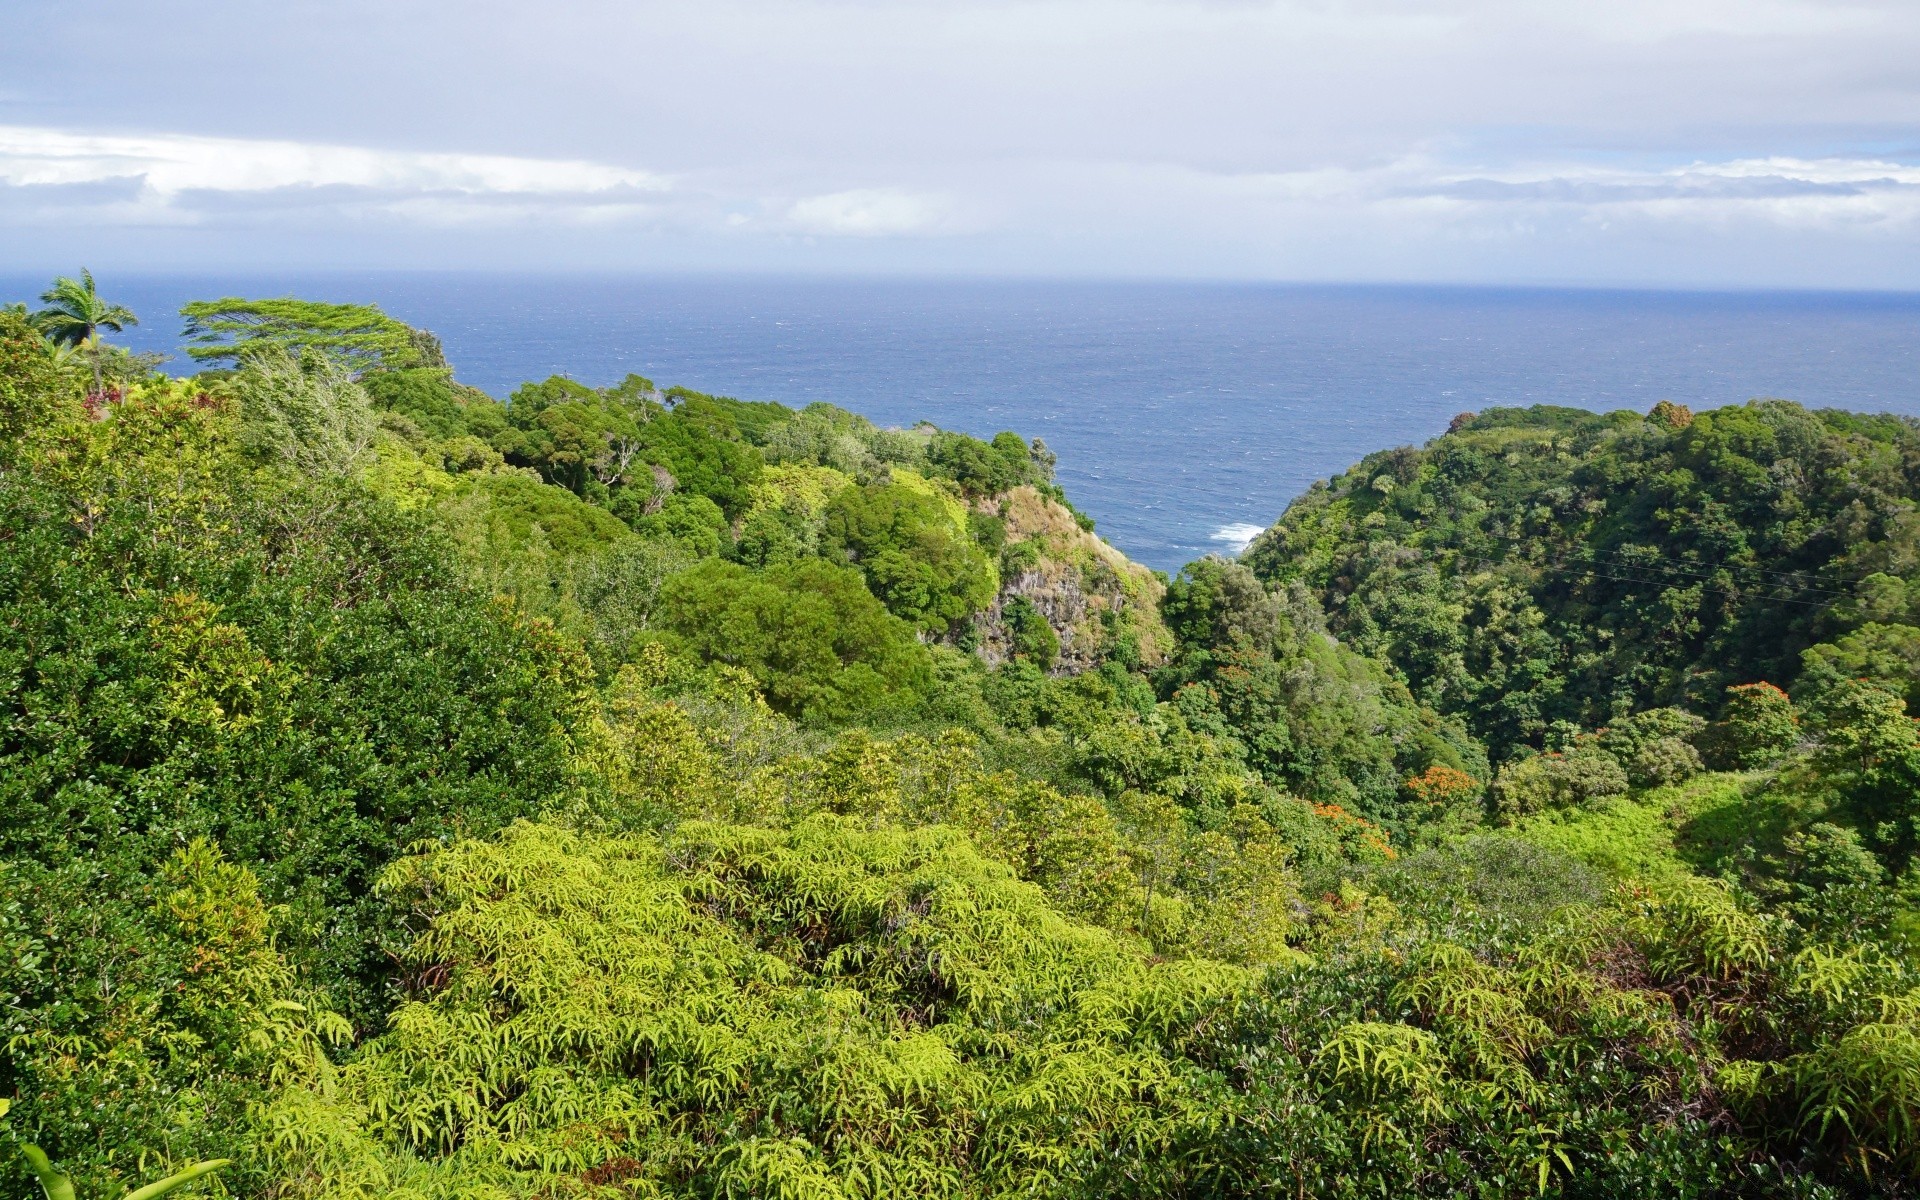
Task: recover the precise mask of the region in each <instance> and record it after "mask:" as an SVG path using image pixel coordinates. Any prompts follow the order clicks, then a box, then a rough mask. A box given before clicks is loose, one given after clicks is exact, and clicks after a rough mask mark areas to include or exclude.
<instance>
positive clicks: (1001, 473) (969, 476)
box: [927, 430, 1047, 496]
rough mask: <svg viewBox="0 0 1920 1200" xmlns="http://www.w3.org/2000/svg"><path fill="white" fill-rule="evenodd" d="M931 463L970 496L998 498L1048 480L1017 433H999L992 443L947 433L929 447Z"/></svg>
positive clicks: (940, 433) (932, 441)
mask: <svg viewBox="0 0 1920 1200" xmlns="http://www.w3.org/2000/svg"><path fill="white" fill-rule="evenodd" d="M927 463H928V465H929V466H930V467H932V469H933V470H934V472H935V473H937V474H939V475H941V476H942V477H944V478H947V479H951V480H953V481H954V482H955V483H957V484H959V485H960V490H961V491H962V492H964V493H966V494H967V495H968V496H993V495H998V494H999V493H1001V492H1004V491H1006V490H1008V489H1009V488H1014V487H1018V486H1020V485H1021V484H1023V483H1040V482H1045V480H1046V478H1047V476H1046V474H1045V472H1044V471H1043V469H1042V466H1041V460H1040V459H1038V458H1037V457H1036V455H1035V451H1034V449H1033V448H1032V447H1031V446H1029V445H1028V444H1027V443H1026V442H1025V441H1023V440H1022V439H1021V438H1020V436H1019V435H1018V434H1013V433H997V434H995V435H994V438H993V441H992V442H983V441H981V440H980V439H978V438H971V437H968V436H967V435H966V434H964V433H950V432H946V431H944V430H943V431H941V432H939V433H935V434H934V435H933V438H932V440H931V441H929V442H928V443H927Z"/></svg>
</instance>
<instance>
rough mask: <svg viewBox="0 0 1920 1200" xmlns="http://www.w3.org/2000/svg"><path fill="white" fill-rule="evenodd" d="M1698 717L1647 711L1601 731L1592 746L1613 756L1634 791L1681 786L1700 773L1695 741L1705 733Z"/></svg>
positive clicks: (1675, 710)
mask: <svg viewBox="0 0 1920 1200" xmlns="http://www.w3.org/2000/svg"><path fill="white" fill-rule="evenodd" d="M1706 726H1707V722H1706V721H1705V719H1703V718H1701V717H1697V716H1695V715H1694V714H1692V713H1690V712H1687V711H1685V710H1683V709H1678V708H1650V709H1648V710H1646V711H1645V712H1639V713H1635V714H1633V715H1632V716H1630V717H1622V718H1621V719H1619V720H1617V721H1614V722H1613V723H1612V725H1610V726H1609V727H1607V728H1605V729H1602V730H1601V731H1600V732H1599V735H1598V737H1597V738H1596V739H1595V741H1596V743H1597V744H1598V745H1599V747H1600V748H1601V749H1602V750H1605V751H1606V752H1607V753H1609V754H1611V755H1613V757H1614V758H1615V759H1616V760H1617V761H1618V762H1619V763H1620V765H1621V767H1622V768H1623V769H1625V771H1626V773H1627V782H1628V783H1629V784H1631V785H1632V786H1634V787H1636V788H1657V787H1665V786H1667V785H1668V784H1675V783H1684V782H1686V781H1687V780H1689V779H1691V778H1693V777H1694V776H1695V775H1698V774H1699V773H1700V771H1701V767H1702V764H1701V760H1700V752H1699V750H1697V749H1695V748H1694V744H1693V743H1694V741H1695V739H1697V738H1699V737H1700V736H1701V734H1702V732H1703V731H1704V730H1705V729H1706Z"/></svg>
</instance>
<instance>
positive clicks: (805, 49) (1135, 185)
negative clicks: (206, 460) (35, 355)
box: [0, 0, 1920, 289]
mask: <svg viewBox="0 0 1920 1200" xmlns="http://www.w3.org/2000/svg"><path fill="white" fill-rule="evenodd" d="M0 28H4V29H5V30H7V34H6V36H5V37H4V39H0V269H11V270H54V269H58V270H63V271H71V270H73V269H74V268H75V267H76V266H77V265H78V264H80V263H82V262H84V263H85V264H86V265H88V266H90V267H92V268H93V269H94V270H95V271H96V272H100V271H104V270H156V271H165V270H182V269H204V270H237V269H275V270H281V269H295V270H306V269H331V268H339V269H356V270H360V269H368V268H382V267H392V268H403V269H486V270H552V271H578V270H590V271H670V272H695V273H698V272H767V271H770V272H783V273H812V272H820V273H849V274H914V275H919V274H931V275H942V274H967V275H987V276H996V275H1011V276H1042V277H1068V278H1072V277H1093V278H1107V277H1120V278H1128V277H1147V278H1183V279H1261V280H1287V281H1347V282H1366V281H1396V282H1397V281H1413V282H1458V283H1518V284H1528V283H1545V284H1559V283H1564V284H1596V285H1623V286H1672V287H1731V288H1745V287H1812V288H1891V289H1920V0H1853V2H1840V0H1834V2H1829V0H1604V2H1596V0H1567V2H1563V0H996V2H976V0H689V2H684V3H681V2H675V3H655V2H648V0H540V2H539V3H530V2H524V0H458V2H457V3H441V2H439V0H412V2H409V0H378V2H371V0H325V2H324V3H308V2H305V0H276V2H275V3H272V4H266V3H260V2H259V0H245V2H241V0H195V2H194V3H191V4H188V3H176V2H175V0H89V2H88V3H85V4H82V3H76V2H72V0H0Z"/></svg>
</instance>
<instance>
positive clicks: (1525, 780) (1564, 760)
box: [1488, 739, 1627, 820]
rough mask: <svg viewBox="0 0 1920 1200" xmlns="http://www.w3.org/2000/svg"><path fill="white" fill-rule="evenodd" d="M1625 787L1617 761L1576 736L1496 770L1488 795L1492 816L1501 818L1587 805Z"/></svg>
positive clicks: (1623, 774)
mask: <svg viewBox="0 0 1920 1200" xmlns="http://www.w3.org/2000/svg"><path fill="white" fill-rule="evenodd" d="M1626 790H1627V773H1626V771H1625V770H1624V769H1623V768H1622V767H1621V766H1620V760H1619V759H1617V758H1615V757H1614V756H1613V755H1611V754H1609V753H1607V752H1606V751H1605V750H1603V749H1602V748H1601V747H1600V745H1599V743H1598V742H1597V740H1594V739H1581V740H1579V741H1576V742H1575V743H1574V744H1573V745H1572V746H1570V747H1568V748H1567V749H1566V750H1564V751H1562V750H1554V751H1550V752H1549V753H1546V754H1536V755H1531V756H1529V757H1526V758H1522V759H1519V760H1517V761H1514V762H1510V763H1507V764H1506V765H1504V766H1502V767H1501V768H1500V774H1499V775H1498V776H1497V777H1496V778H1495V779H1494V781H1493V787H1492V789H1491V791H1490V792H1489V793H1488V802H1489V804H1490V805H1491V806H1492V808H1493V811H1494V812H1495V814H1497V815H1498V816H1500V817H1501V818H1503V819H1506V820H1512V819H1514V818H1516V817H1522V816H1526V815H1528V814H1530V813H1538V812H1550V811H1557V810H1565V809H1570V808H1581V807H1584V806H1587V805H1591V804H1592V803H1594V802H1595V801H1597V800H1601V799H1604V798H1606V797H1608V796H1618V795H1621V794H1622V793H1624V792H1625V791H1626Z"/></svg>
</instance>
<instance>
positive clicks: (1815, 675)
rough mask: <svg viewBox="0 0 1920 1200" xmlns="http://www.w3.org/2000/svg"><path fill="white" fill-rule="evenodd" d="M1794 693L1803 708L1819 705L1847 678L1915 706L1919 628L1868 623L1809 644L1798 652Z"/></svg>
mask: <svg viewBox="0 0 1920 1200" xmlns="http://www.w3.org/2000/svg"><path fill="white" fill-rule="evenodd" d="M1800 663H1801V667H1800V678H1799V680H1798V681H1797V682H1796V683H1795V684H1794V688H1793V690H1794V695H1795V697H1796V698H1797V700H1798V701H1799V704H1800V707H1802V708H1819V707H1821V706H1822V705H1823V704H1825V703H1826V700H1827V697H1829V696H1830V695H1831V694H1832V693H1833V692H1834V691H1835V689H1837V688H1838V687H1839V686H1840V685H1841V684H1843V683H1845V682H1847V681H1848V680H1856V679H1864V680H1866V681H1867V682H1869V683H1873V684H1876V685H1878V686H1879V687H1881V688H1884V689H1885V690H1887V691H1889V692H1892V693H1893V694H1895V695H1897V696H1899V697H1900V698H1901V699H1903V700H1905V701H1906V702H1907V706H1908V708H1909V709H1910V710H1911V709H1913V708H1914V707H1915V706H1914V703H1913V702H1914V700H1915V699H1920V629H1916V628H1914V627H1913V626H1911V625H1882V624H1879V623H1877V622H1868V623H1867V624H1864V625H1862V626H1860V627H1859V628H1858V629H1855V630H1853V631H1852V632H1851V633H1848V634H1846V635H1845V636H1844V637H1841V638H1840V639H1838V640H1837V641H1833V642H1821V643H1820V644H1819V645H1816V646H1809V647H1808V648H1807V650H1806V652H1805V653H1804V654H1802V655H1801V656H1800Z"/></svg>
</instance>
